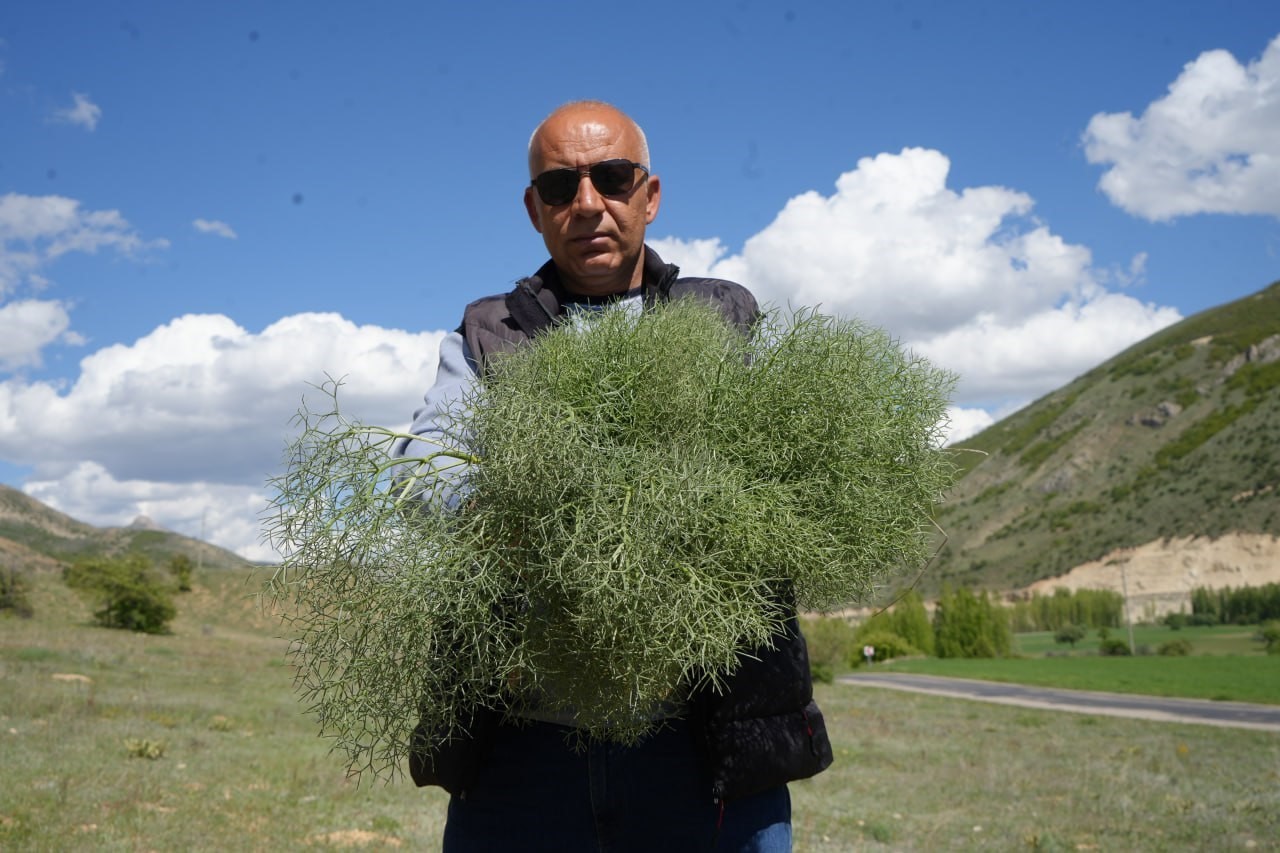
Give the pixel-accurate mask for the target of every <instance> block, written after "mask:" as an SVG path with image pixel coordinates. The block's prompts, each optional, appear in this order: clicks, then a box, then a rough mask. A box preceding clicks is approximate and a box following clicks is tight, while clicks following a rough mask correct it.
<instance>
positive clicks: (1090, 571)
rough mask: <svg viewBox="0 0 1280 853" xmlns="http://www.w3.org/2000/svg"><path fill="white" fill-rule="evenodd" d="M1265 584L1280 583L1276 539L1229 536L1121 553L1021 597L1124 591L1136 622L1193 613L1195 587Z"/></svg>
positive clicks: (1169, 541)
mask: <svg viewBox="0 0 1280 853" xmlns="http://www.w3.org/2000/svg"><path fill="white" fill-rule="evenodd" d="M1268 583H1280V538H1277V537H1275V536H1267V535H1264V534H1257V533H1231V534H1228V535H1226V536H1223V537H1221V538H1219V539H1207V538H1203V537H1186V538H1181V539H1163V540H1157V541H1155V542H1148V543H1147V544H1145V545H1139V546H1138V547H1136V548H1120V549H1117V550H1115V551H1112V552H1111V553H1109V554H1107V555H1106V556H1105V557H1103V558H1102V559H1100V560H1095V561H1093V562H1090V563H1084V564H1083V565H1080V566H1076V567H1075V568H1074V569H1072V570H1071V571H1069V572H1067V573H1066V574H1065V575H1059V576H1058V577H1055V578H1048V579H1046V580H1042V581H1037V582H1036V583H1034V584H1032V585H1031V586H1029V587H1027V588H1026V589H1025V590H1024V592H1026V593H1028V594H1030V593H1039V594H1040V595H1052V594H1053V591H1054V590H1055V589H1056V588H1058V587H1066V588H1067V589H1069V590H1072V591H1075V590H1077V589H1110V590H1115V591H1116V592H1118V593H1120V594H1121V595H1125V594H1126V587H1127V598H1128V601H1129V616H1130V617H1131V618H1132V619H1134V620H1139V621H1140V620H1154V619H1159V618H1160V617H1161V616H1163V615H1164V614H1166V613H1171V612H1172V613H1176V612H1178V611H1179V610H1182V611H1185V612H1188V613H1189V612H1191V591H1192V590H1193V589H1195V588H1196V587H1206V588H1208V589H1222V588H1224V587H1236V588H1238V587H1242V586H1262V585H1264V584H1268Z"/></svg>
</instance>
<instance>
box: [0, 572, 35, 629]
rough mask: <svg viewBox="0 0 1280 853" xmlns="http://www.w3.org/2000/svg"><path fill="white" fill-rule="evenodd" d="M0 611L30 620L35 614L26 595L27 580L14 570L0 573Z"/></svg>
mask: <svg viewBox="0 0 1280 853" xmlns="http://www.w3.org/2000/svg"><path fill="white" fill-rule="evenodd" d="M0 610H8V611H11V612H12V613H13V614H14V615H16V616H21V617H23V618H24V619H30V618H31V616H32V615H33V614H34V613H35V609H34V608H33V607H32V606H31V599H30V598H29V597H28V595H27V579H26V578H25V577H23V576H22V575H20V574H18V572H17V571H16V570H15V569H12V568H10V569H9V570H8V571H3V572H0Z"/></svg>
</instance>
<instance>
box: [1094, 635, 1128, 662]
mask: <svg viewBox="0 0 1280 853" xmlns="http://www.w3.org/2000/svg"><path fill="white" fill-rule="evenodd" d="M1098 654H1100V655H1102V656H1103V657H1127V656H1128V655H1130V654H1131V651H1130V649H1129V644H1128V643H1127V642H1126V641H1124V640H1122V639H1120V638H1119V637H1106V638H1104V639H1103V640H1102V641H1101V642H1100V643H1098Z"/></svg>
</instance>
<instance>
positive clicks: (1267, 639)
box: [1258, 621, 1280, 655]
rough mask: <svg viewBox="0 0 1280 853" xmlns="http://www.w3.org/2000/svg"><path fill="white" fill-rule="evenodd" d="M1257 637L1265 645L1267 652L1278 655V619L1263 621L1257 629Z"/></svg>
mask: <svg viewBox="0 0 1280 853" xmlns="http://www.w3.org/2000/svg"><path fill="white" fill-rule="evenodd" d="M1258 639H1259V640H1261V641H1262V643H1263V645H1264V646H1265V647H1266V650H1267V654H1269V655H1280V621H1272V622H1267V623H1265V624H1264V625H1263V626H1262V627H1261V628H1259V629H1258Z"/></svg>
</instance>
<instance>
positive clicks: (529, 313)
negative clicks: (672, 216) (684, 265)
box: [506, 246, 680, 337]
mask: <svg viewBox="0 0 1280 853" xmlns="http://www.w3.org/2000/svg"><path fill="white" fill-rule="evenodd" d="M679 275H680V268H679V267H677V266H676V265H675V264H669V263H667V262H666V261H664V260H662V258H661V257H659V256H658V253H657V252H655V251H654V250H653V249H650V248H649V247H648V246H645V247H644V272H643V273H642V276H641V281H640V297H641V299H643V300H644V305H645V307H650V306H652V305H654V304H655V303H656V302H660V301H661V302H665V301H666V300H667V297H668V296H669V295H670V293H671V285H672V284H673V283H675V280H676V278H677V277H678V276H679ZM614 298H617V297H614ZM573 301H575V297H574V295H573V294H572V293H570V292H569V291H568V290H566V289H565V286H564V284H563V282H561V280H560V271H559V270H558V269H557V268H556V265H555V262H554V261H547V262H546V263H545V264H543V265H542V267H541V268H540V269H539V270H538V271H537V272H536V273H534V274H533V275H531V276H529V277H528V278H522V279H520V280H519V281H518V282H516V286H515V288H513V289H512V291H511V292H510V293H508V294H507V296H506V303H507V310H508V311H509V312H510V313H511V319H512V320H513V321H514V322H515V323H516V325H518V326H519V327H520V328H521V330H522V331H524V332H525V334H527V335H529V336H530V337H532V336H533V335H535V334H536V333H538V332H540V331H542V330H543V329H545V328H547V327H548V326H551V325H554V324H556V323H559V322H560V318H561V317H562V316H563V315H564V307H565V305H566V304H568V303H570V302H573Z"/></svg>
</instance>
